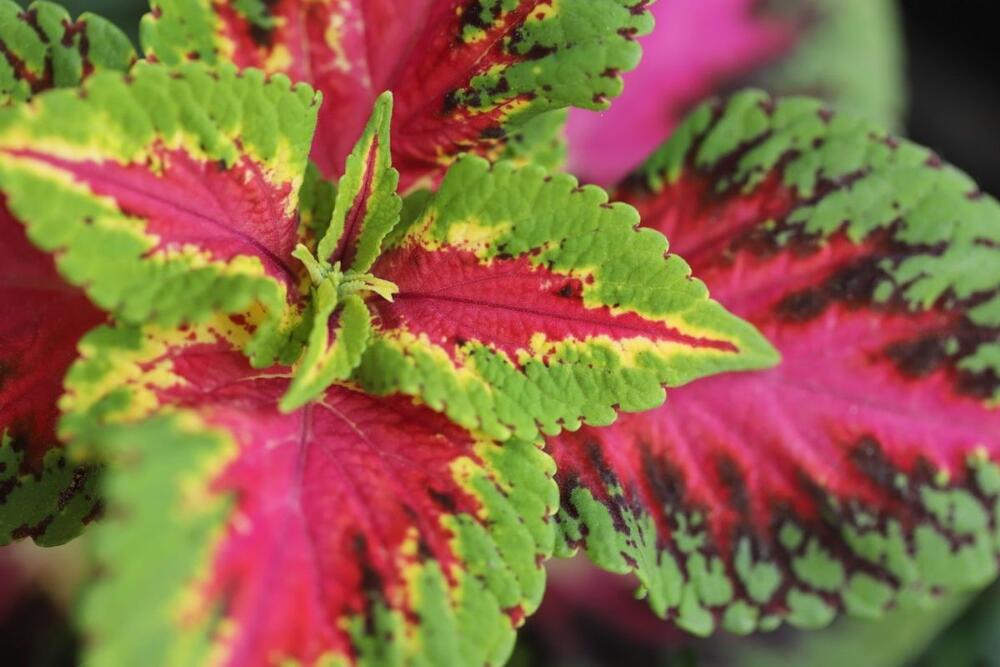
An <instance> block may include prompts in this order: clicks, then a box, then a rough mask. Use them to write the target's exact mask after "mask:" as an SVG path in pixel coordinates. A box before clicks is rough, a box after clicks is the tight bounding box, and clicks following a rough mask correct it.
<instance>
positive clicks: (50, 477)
mask: <svg viewBox="0 0 1000 667" xmlns="http://www.w3.org/2000/svg"><path fill="white" fill-rule="evenodd" d="M0 304H2V305H3V320H2V323H0V544H5V543H7V542H9V541H11V540H13V539H21V538H24V537H29V536H30V537H33V538H34V539H35V541H36V542H38V543H39V544H42V545H45V546H49V545H53V544H60V543H62V542H65V541H66V540H68V539H70V538H71V537H74V536H75V535H76V533H77V532H79V530H80V529H81V528H82V527H83V522H84V520H85V519H86V520H89V519H90V518H91V517H92V516H93V514H94V512H95V507H96V504H97V501H96V495H95V494H94V493H93V490H92V487H93V484H94V481H93V474H92V473H93V471H92V469H91V468H89V467H77V466H68V465H67V462H66V459H65V456H64V455H63V453H62V452H61V451H53V449H54V448H55V447H56V446H57V439H56V433H55V425H56V420H57V418H58V408H57V407H56V402H57V401H58V399H59V396H60V394H61V393H62V380H63V376H64V375H65V373H66V370H67V369H68V368H69V366H70V364H71V363H72V362H73V360H74V359H75V358H76V344H77V341H79V340H80V338H81V337H82V336H83V335H84V334H85V333H86V332H87V331H89V330H90V329H92V328H93V327H95V326H97V325H98V324H100V323H101V322H102V321H103V320H104V316H103V315H102V314H101V313H100V312H99V311H98V310H97V309H96V308H94V306H93V305H91V303H90V302H89V301H87V298H86V297H85V296H84V295H83V293H82V292H80V291H77V290H75V289H73V288H72V287H70V286H68V285H66V284H65V283H64V282H63V281H62V280H61V279H60V278H59V275H58V274H57V273H56V270H55V266H54V263H53V261H52V258H51V257H49V256H47V255H45V254H44V253H42V252H40V251H39V250H37V249H36V248H35V247H34V246H32V245H31V244H30V243H28V240H27V239H26V238H25V235H24V229H23V228H22V227H21V226H20V225H19V224H18V223H17V222H16V221H15V220H14V219H13V218H11V217H10V215H9V213H8V212H7V210H6V208H4V207H3V206H2V205H0Z"/></svg>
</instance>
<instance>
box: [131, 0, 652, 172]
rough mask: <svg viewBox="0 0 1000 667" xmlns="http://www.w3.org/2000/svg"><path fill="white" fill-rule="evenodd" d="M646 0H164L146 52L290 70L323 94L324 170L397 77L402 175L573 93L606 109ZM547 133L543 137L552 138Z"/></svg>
mask: <svg viewBox="0 0 1000 667" xmlns="http://www.w3.org/2000/svg"><path fill="white" fill-rule="evenodd" d="M647 4H649V3H648V2H646V1H645V0H562V1H561V2H559V3H558V4H554V3H551V2H548V1H540V0H458V1H455V0H419V1H417V2H407V3H403V4H400V3H396V2H387V1H386V0H349V1H347V2H339V1H334V0H322V1H320V2H305V1H304V0H278V1H277V2H270V3H266V4H265V3H260V2H250V3H247V2H234V1H232V0H228V1H224V2H210V1H209V0H158V1H156V2H153V3H152V7H153V12H152V13H151V14H150V15H148V16H147V17H146V19H145V20H144V21H143V26H142V41H143V44H144V46H145V50H146V53H147V55H148V56H150V57H153V58H156V59H158V60H161V61H163V62H166V63H173V64H176V63H178V62H182V61H185V60H200V61H204V62H216V61H221V62H235V63H236V64H237V65H238V66H240V67H257V68H261V69H263V70H265V71H267V72H282V73H285V74H287V75H288V76H289V77H291V78H292V79H293V80H295V81H304V82H306V83H309V84H310V85H312V86H313V87H315V88H316V89H317V90H319V91H321V92H322V93H323V95H324V99H325V104H324V105H323V109H322V110H321V112H320V119H319V126H318V129H317V136H316V143H315V146H314V148H313V154H312V157H313V159H314V160H315V161H316V163H317V164H318V165H319V167H320V168H321V170H322V171H323V173H324V174H325V175H327V176H331V177H332V176H337V175H340V173H342V172H341V170H342V168H343V161H344V158H345V157H346V156H347V154H348V152H349V151H350V150H351V148H352V146H353V145H354V141H355V139H356V137H357V136H358V134H359V133H360V132H361V129H362V127H363V126H364V123H365V120H366V119H367V118H368V114H369V111H370V109H371V107H372V104H373V103H374V101H375V98H376V96H377V95H378V94H379V93H381V92H382V91H383V90H389V91H392V93H393V94H394V95H395V99H396V111H397V113H396V115H395V119H394V123H393V134H394V137H395V142H394V147H393V151H394V161H395V163H396V166H397V168H399V169H400V171H401V172H402V181H403V184H404V185H405V186H407V187H409V186H410V185H412V184H414V183H416V182H418V181H420V180H422V179H426V178H431V179H433V178H436V177H437V176H438V175H439V174H440V173H441V172H442V171H443V169H444V167H446V166H447V165H448V164H450V163H451V162H452V161H453V160H454V159H455V157H456V156H458V155H460V154H463V153H468V152H473V153H477V154H481V155H486V156H490V157H498V156H499V155H500V154H501V153H502V152H503V149H504V145H505V139H506V137H507V133H508V131H511V132H516V128H517V127H518V126H520V125H522V124H524V123H525V122H527V121H529V120H530V119H531V118H534V117H535V116H537V115H538V114H540V113H542V112H544V111H549V110H552V109H559V108H564V107H567V106H571V105H573V106H581V107H586V108H590V109H603V108H606V107H607V106H608V101H609V100H610V98H612V97H614V96H616V95H618V94H619V93H620V92H621V89H622V84H621V79H620V76H619V73H620V72H622V71H625V70H628V69H631V68H632V67H635V65H636V64H637V62H638V60H639V55H640V49H639V46H638V44H637V43H636V38H637V37H638V36H639V35H642V34H645V33H647V32H649V31H650V30H651V29H652V20H651V18H650V16H649V12H648V11H647V10H646V5H647ZM546 141H547V140H546Z"/></svg>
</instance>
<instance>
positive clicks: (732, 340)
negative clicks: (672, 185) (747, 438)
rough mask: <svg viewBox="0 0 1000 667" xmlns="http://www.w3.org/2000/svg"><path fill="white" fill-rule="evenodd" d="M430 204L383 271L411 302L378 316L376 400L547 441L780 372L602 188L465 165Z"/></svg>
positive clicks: (371, 374) (379, 308) (368, 381)
mask: <svg viewBox="0 0 1000 667" xmlns="http://www.w3.org/2000/svg"><path fill="white" fill-rule="evenodd" d="M424 201H425V208H424V210H423V211H422V212H421V213H419V214H417V215H413V213H412V211H406V212H405V213H406V215H407V216H411V215H412V216H413V220H412V222H409V223H408V224H409V226H408V227H407V228H406V231H405V232H404V233H401V234H399V235H394V239H393V245H391V246H389V247H387V249H386V250H385V252H383V254H382V256H381V257H380V258H379V260H378V261H377V262H376V263H375V265H374V266H373V267H372V274H373V275H374V276H376V277H377V278H379V279H382V280H386V281H389V282H391V283H393V284H394V285H395V286H396V287H397V288H398V294H396V295H395V299H394V301H392V302H390V301H387V300H374V301H371V302H370V303H369V305H370V307H371V308H372V311H373V313H374V315H375V323H374V333H373V337H372V342H371V344H370V345H369V347H368V350H367V351H366V352H365V356H364V357H363V359H362V362H361V365H360V367H359V368H358V371H357V373H356V377H357V378H358V379H359V381H360V382H361V383H362V385H363V386H364V387H365V388H366V389H367V390H369V391H373V392H376V393H396V392H402V393H407V394H412V395H416V396H419V397H420V398H421V399H422V400H423V401H425V402H426V403H427V404H428V405H429V406H431V407H432V408H434V409H436V410H443V411H444V412H445V413H446V414H447V415H448V416H449V417H451V418H452V419H453V420H454V421H455V422H456V423H459V424H461V425H463V426H465V427H467V428H474V429H477V430H483V431H485V432H487V433H490V434H491V435H494V436H496V437H499V438H504V437H507V436H509V435H510V434H511V433H514V434H517V435H518V436H519V437H522V438H526V439H532V438H534V437H535V436H536V434H537V433H538V431H539V429H541V430H542V431H544V432H547V433H554V432H557V431H558V430H559V429H560V428H562V427H563V426H566V427H568V428H571V429H572V428H577V427H578V426H579V425H580V423H581V421H587V422H589V423H594V424H607V423H610V422H611V421H612V420H613V419H614V418H615V414H616V413H615V408H620V409H622V410H625V411H636V410H643V409H648V408H651V407H655V406H656V405H658V404H659V403H660V402H662V400H663V396H664V394H663V389H662V385H668V386H677V385H680V384H683V383H685V382H689V381H691V380H693V379H695V378H697V377H701V376H703V375H706V374H711V373H715V372H719V371H723V370H739V369H747V368H760V367H763V366H767V365H769V364H771V363H773V362H774V361H775V355H774V352H773V349H772V348H771V347H770V346H769V344H768V343H767V342H766V341H765V340H764V339H763V338H762V337H761V336H760V335H759V334H758V333H757V332H756V331H755V330H754V329H753V328H752V327H750V326H748V325H747V324H746V323H744V322H742V321H740V320H738V319H736V318H734V317H732V316H731V315H729V314H728V313H727V312H726V311H724V310H723V309H722V308H721V307H720V306H719V305H718V304H717V303H715V302H714V301H711V300H710V299H709V298H708V293H707V290H706V289H705V286H704V285H703V284H702V283H701V282H700V281H697V280H692V279H691V276H690V270H689V268H688V265H687V264H685V263H684V262H683V261H682V260H681V259H680V258H678V257H677V256H675V255H667V254H666V250H667V243H666V240H665V239H664V238H663V237H662V236H661V235H660V234H658V233H656V232H654V231H652V230H640V231H637V230H636V229H635V228H634V227H635V225H636V224H637V223H638V216H637V214H636V212H635V210H634V209H632V208H631V207H629V206H626V205H623V204H608V201H607V195H606V193H605V192H604V191H603V190H600V189H599V188H595V187H584V188H580V187H578V186H577V182H576V180H575V179H574V178H572V177H571V176H566V175H560V176H548V175H546V173H545V172H544V171H543V170H542V169H540V168H538V167H534V166H530V167H525V168H520V169H519V168H517V167H515V166H514V165H512V164H510V163H508V162H500V163H497V164H496V165H492V166H491V165H490V163H488V162H486V161H485V160H483V159H481V158H478V157H465V158H461V159H460V160H458V162H456V164H455V165H454V166H453V167H452V168H451V169H450V170H449V172H448V174H447V176H446V177H445V179H444V181H443V182H442V184H441V187H440V189H439V190H438V191H437V192H436V193H435V194H434V195H433V197H430V198H427V197H424ZM404 224H405V223H404Z"/></svg>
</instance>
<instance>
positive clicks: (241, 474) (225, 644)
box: [64, 319, 558, 665]
mask: <svg viewBox="0 0 1000 667" xmlns="http://www.w3.org/2000/svg"><path fill="white" fill-rule="evenodd" d="M212 326H217V329H213V328H212V327H211V326H208V325H206V326H203V327H199V328H192V329H186V330H179V331H173V332H169V331H166V332H164V331H160V332H157V331H153V330H146V331H145V332H143V331H138V330H134V329H111V328H105V329H100V330H98V331H96V332H94V333H93V334H91V335H90V336H88V337H87V339H86V340H85V341H84V343H83V344H82V345H81V349H82V352H83V359H82V360H81V361H80V362H79V363H78V365H77V366H75V367H74V368H73V369H72V370H71V371H70V375H69V379H68V381H67V387H68V390H69V393H68V399H67V418H66V421H65V422H64V427H65V433H64V435H65V436H66V437H67V438H69V439H71V440H72V441H73V442H74V445H73V446H74V447H75V448H76V449H75V450H74V451H75V452H76V453H77V455H79V456H90V457H93V458H94V459H95V460H99V461H106V462H107V463H108V464H109V465H108V470H107V472H106V473H105V476H104V485H103V490H104V492H105V494H106V496H107V502H108V518H107V519H106V520H105V521H103V522H102V523H101V524H99V525H97V526H95V527H94V528H93V530H92V532H91V535H92V536H93V541H94V544H95V548H96V550H97V556H98V558H99V561H100V563H101V565H102V573H103V574H102V579H101V581H99V582H98V584H97V585H96V586H95V588H94V590H93V591H92V592H91V594H90V595H89V596H88V598H87V600H86V601H85V605H84V618H85V621H86V624H87V636H88V638H89V639H90V640H91V646H90V660H91V662H90V663H89V664H94V665H121V664H136V663H139V662H149V661H152V662H153V663H155V664H184V665H189V664H202V663H203V662H204V661H205V660H206V659H207V658H208V657H209V656H211V657H212V659H213V661H217V662H220V663H223V664H239V665H270V664H276V663H281V664H285V662H286V661H290V662H295V663H298V664H338V665H339V664H343V665H349V664H350V665H353V664H358V665H386V664H393V665H395V664H399V665H402V664H435V665H438V664H439V665H452V664H455V665H458V664H470V665H471V664H486V665H499V664H503V662H504V661H505V660H506V658H507V656H508V655H509V653H510V650H511V648H512V645H513V639H514V629H515V628H516V627H517V626H519V625H520V624H521V623H522V622H523V619H524V618H525V616H526V615H527V614H529V613H531V612H532V611H533V610H534V609H535V608H536V607H537V605H538V603H539V602H540V599H541V595H542V590H543V587H544V581H545V575H544V570H543V569H542V565H541V564H542V562H543V561H544V560H545V559H546V558H547V557H548V556H549V555H550V553H551V549H552V547H553V544H554V530H553V524H552V519H551V517H552V515H553V514H554V513H555V511H556V509H557V506H558V490H557V489H556V487H555V484H554V482H553V480H552V475H553V473H554V466H553V465H552V462H551V460H550V459H549V458H548V457H547V456H546V455H544V454H543V453H542V452H541V450H540V448H539V446H538V445H535V444H531V443H528V442H523V441H509V442H506V443H504V444H503V445H502V446H501V445H500V444H498V443H497V442H495V441H492V440H489V439H488V438H485V437H484V436H482V435H480V434H476V433H473V432H469V431H466V430H464V429H462V428H460V427H458V426H455V425H453V424H452V423H450V422H449V421H448V420H447V419H446V418H445V417H443V416H441V415H439V414H437V413H434V412H432V411H430V410H428V409H427V408H426V407H423V406H421V405H419V404H417V403H415V402H414V401H412V400H411V399H409V398H407V397H403V396H390V397H382V398H375V397H371V396H369V395H366V394H364V393H361V392H359V391H357V390H356V389H353V388H349V387H346V386H333V387H331V388H329V389H328V390H327V391H326V392H325V393H324V394H323V395H322V396H321V397H320V398H319V399H318V400H316V401H314V402H312V403H310V404H308V405H307V406H305V407H303V408H301V409H298V410H295V411H292V412H289V413H285V412H282V411H281V410H279V407H278V406H279V401H280V400H281V397H282V396H283V395H284V394H285V392H286V391H287V389H288V386H289V382H290V380H291V369H290V368H287V367H282V366H276V367H273V368H268V369H265V370H255V369H253V368H251V367H250V366H249V364H248V362H247V361H246V359H245V357H244V356H243V355H242V354H241V353H240V352H239V349H240V348H241V347H242V345H241V344H240V343H239V342H238V339H239V338H241V337H246V336H247V334H246V332H245V331H243V330H242V329H240V328H239V327H234V326H233V325H232V323H231V322H230V321H228V320H226V319H220V320H218V322H216V324H215V325H212ZM234 342H235V344H234ZM150 572H156V573H157V576H156V577H153V578H150V577H149V573H150ZM139 582H144V583H143V584H142V585H139ZM130 601H133V602H134V604H135V605H139V606H141V607H142V609H143V613H142V614H136V613H134V607H133V606H132V605H131V604H130Z"/></svg>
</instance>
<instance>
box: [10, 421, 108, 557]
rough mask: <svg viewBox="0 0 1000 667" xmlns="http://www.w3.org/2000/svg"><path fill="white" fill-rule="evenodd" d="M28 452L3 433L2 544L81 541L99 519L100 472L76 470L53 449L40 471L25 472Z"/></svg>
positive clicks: (87, 467)
mask: <svg viewBox="0 0 1000 667" xmlns="http://www.w3.org/2000/svg"><path fill="white" fill-rule="evenodd" d="M23 465H24V452H21V451H18V450H17V449H16V448H15V447H14V446H13V441H12V440H11V438H10V436H9V435H8V434H7V433H6V432H3V433H0V546H3V545H5V544H9V543H10V542H12V541H14V540H21V539H24V538H26V537H31V538H32V539H34V541H35V542H36V543H37V544H39V545H41V546H43V547H51V546H56V545H58V544H63V543H64V542H68V541H69V540H71V539H73V538H74V537H76V536H77V535H78V534H79V532H80V530H81V529H82V528H83V526H84V525H85V524H87V523H89V522H90V520H91V519H93V518H94V517H95V516H97V514H98V512H99V510H100V502H99V500H98V496H97V472H98V470H97V468H96V467H95V466H92V465H84V466H76V465H72V464H70V463H69V462H68V461H67V460H66V453H65V452H64V451H63V450H62V449H58V448H57V449H52V450H50V451H49V452H48V453H47V454H46V455H45V458H44V459H43V462H42V465H41V469H40V470H37V471H36V470H28V471H25V470H24V469H23Z"/></svg>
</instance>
